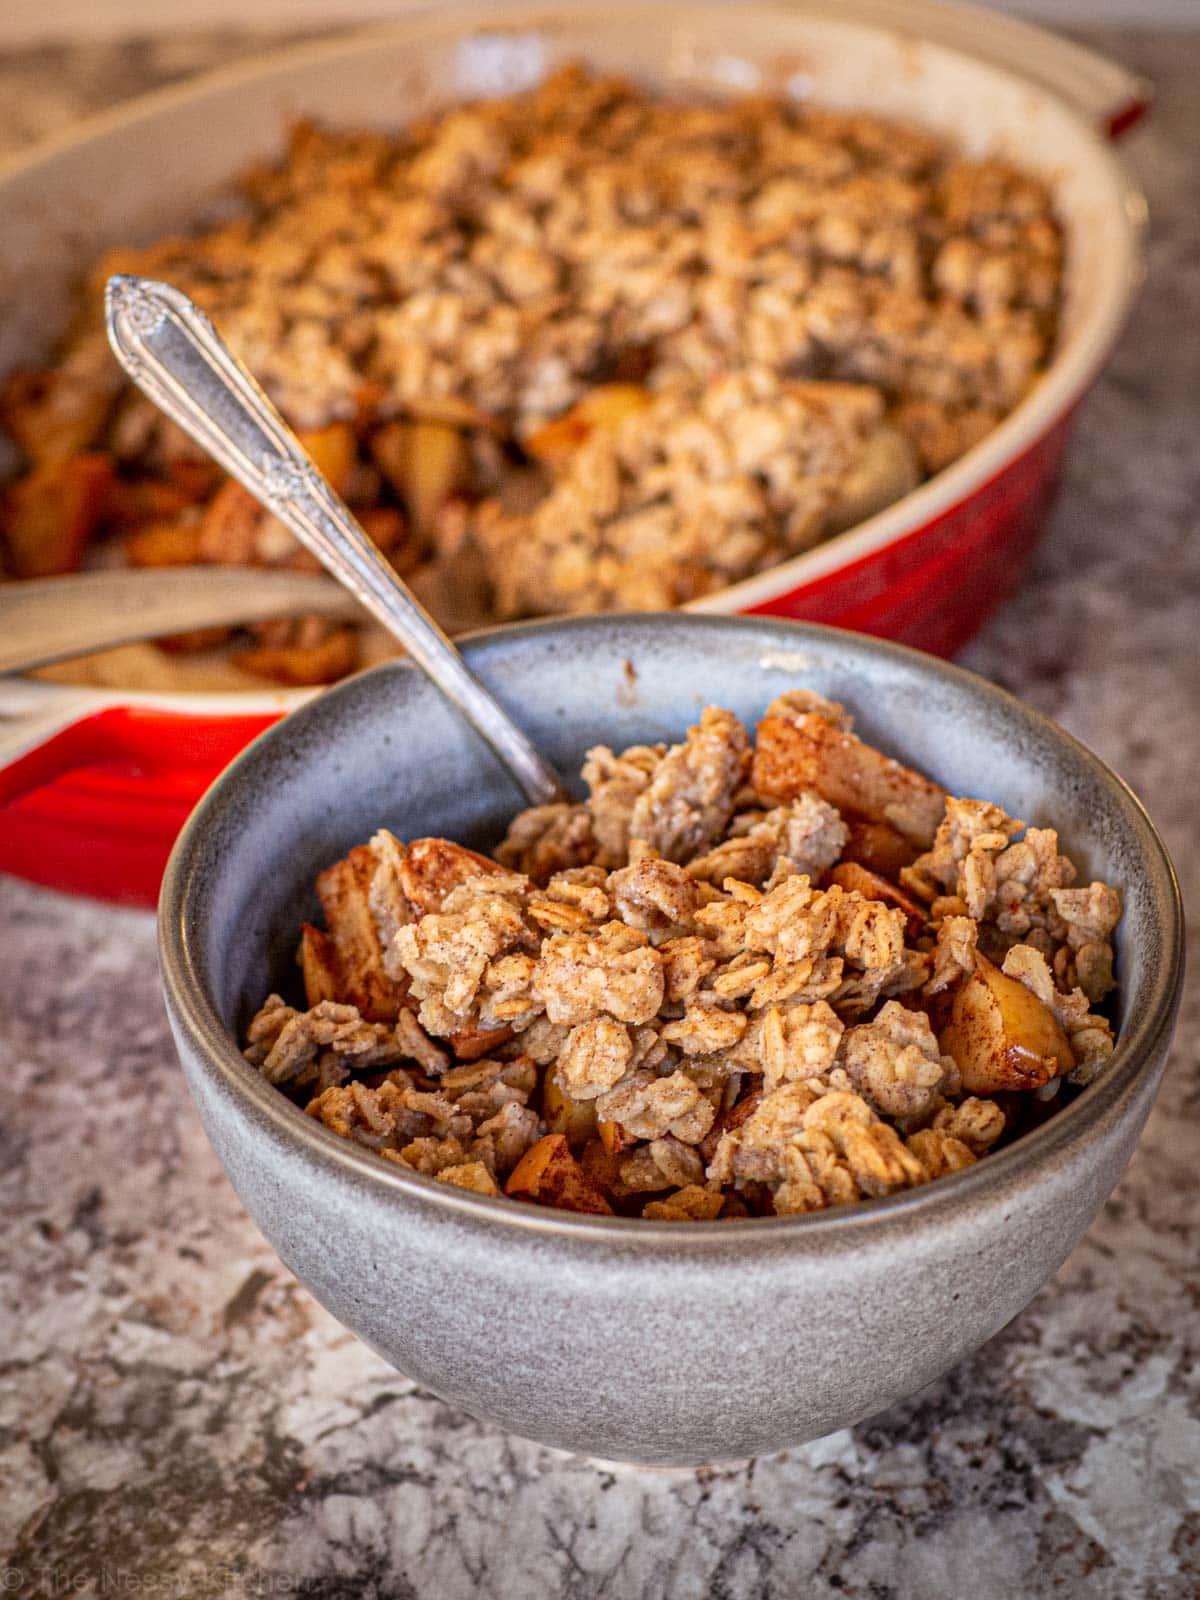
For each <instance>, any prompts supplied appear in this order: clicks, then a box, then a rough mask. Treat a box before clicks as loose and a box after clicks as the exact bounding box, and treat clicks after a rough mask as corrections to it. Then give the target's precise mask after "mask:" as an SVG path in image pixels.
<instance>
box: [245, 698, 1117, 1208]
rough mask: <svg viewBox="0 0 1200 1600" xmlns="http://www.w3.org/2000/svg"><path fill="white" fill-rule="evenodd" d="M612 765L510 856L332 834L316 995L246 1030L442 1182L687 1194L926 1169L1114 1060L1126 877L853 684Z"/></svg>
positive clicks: (669, 1196) (967, 1156)
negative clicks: (971, 793) (1012, 804)
mask: <svg viewBox="0 0 1200 1600" xmlns="http://www.w3.org/2000/svg"><path fill="white" fill-rule="evenodd" d="M583 772H584V781H585V783H586V785H587V788H588V797H587V799H586V800H583V801H580V802H578V803H575V804H570V805H566V804H564V805H560V806H544V807H540V808H535V809H533V810H530V811H525V812H522V813H521V814H520V815H519V816H517V817H516V818H514V819H513V822H512V823H511V825H510V827H509V829H508V833H507V836H506V838H505V840H504V841H503V842H502V843H501V844H500V845H499V846H498V847H497V850H496V857H495V859H492V858H489V857H487V856H484V855H479V854H477V853H476V852H474V851H471V850H468V849H465V848H464V847H463V846H461V845H457V844H454V843H452V842H450V841H448V840H444V839H418V840H414V841H412V842H410V843H408V844H403V843H401V842H400V841H399V840H397V839H396V838H395V837H394V836H393V835H392V834H391V833H390V832H388V831H387V830H386V829H381V830H379V831H378V832H377V833H376V834H375V835H374V837H373V838H372V839H371V840H370V842H369V843H368V844H366V845H363V846H359V847H356V849H354V850H351V851H350V852H349V854H348V855H347V856H346V857H345V858H343V859H342V860H341V861H339V862H336V863H334V864H333V865H332V866H331V867H329V868H327V869H326V870H325V872H324V873H322V874H321V877H320V879H319V880H318V890H319V895H320V899H321V903H322V908H323V911H324V915H325V922H326V927H325V929H324V930H322V929H318V928H315V927H311V926H306V927H305V928H304V930H303V933H302V938H301V945H300V950H299V953H298V960H299V965H300V968H301V976H302V981H303V987H304V992H305V997H306V1002H307V1005H306V1009H301V1008H300V1007H299V1006H297V1005H291V1004H288V1003H287V1002H286V1001H285V1000H284V999H283V998H281V997H280V996H279V995H271V996H270V997H269V998H268V999H267V1001H266V1003H265V1004H264V1006H263V1007H262V1009H261V1010H260V1011H259V1012H258V1014H257V1015H256V1016H255V1017H254V1019H253V1020H252V1021H251V1023H250V1025H249V1027H248V1029H247V1031H246V1035H245V1055H246V1059H247V1060H248V1061H249V1062H250V1063H251V1064H252V1065H254V1066H255V1067H257V1068H258V1069H259V1070H260V1071H261V1072H262V1073H263V1075H264V1076H265V1077H266V1078H267V1079H268V1081H270V1082H271V1083H273V1084H275V1085H276V1086H278V1087H279V1089H280V1090H281V1092H283V1093H286V1094H289V1095H291V1096H292V1097H293V1098H294V1099H296V1100H297V1101H298V1103H300V1104H302V1105H304V1106H305V1108H306V1109H307V1111H308V1114H309V1115H310V1116H313V1117H315V1118H317V1119H319V1120H320V1121H321V1122H322V1123H324V1125H325V1126H326V1127H327V1128H329V1129H331V1130H332V1131H333V1132H334V1133H337V1134H339V1135H340V1136H342V1137H343V1138H347V1139H351V1140H354V1141H355V1142H356V1143H358V1144H361V1145H363V1146H364V1147H366V1148H367V1149H370V1150H372V1151H374V1152H375V1153H376V1154H378V1155H379V1156H381V1157H383V1158H385V1159H387V1160H389V1161H393V1162H398V1163H400V1164H401V1165H404V1166H407V1167H410V1168H412V1169H413V1170H415V1171H418V1172H422V1173H425V1174H426V1175H428V1176H432V1177H436V1178H437V1179H439V1181H441V1182H444V1183H449V1184H454V1185H458V1186H460V1187H463V1188H467V1189H471V1190H473V1191H475V1192H477V1193H480V1194H487V1195H498V1194H504V1195H507V1196H508V1197H510V1198H512V1199H516V1200H520V1201H523V1202H527V1203H532V1204H537V1205H550V1206H558V1207H562V1208H565V1209H568V1210H576V1211H583V1212H589V1213H592V1214H595V1215H607V1214H612V1213H616V1214H621V1215H640V1216H645V1217H649V1218H657V1219H660V1220H668V1221H671V1220H678V1221H710V1220H713V1219H720V1218H730V1217H745V1216H766V1215H788V1214H793V1213H799V1212H807V1211H817V1210H823V1209H826V1208H828V1207H830V1206H839V1205H847V1204H851V1203H853V1202H855V1201H858V1200H863V1199H869V1198H872V1197H876V1196H880V1195H887V1194H893V1193H896V1192H898V1191H900V1190H903V1189H909V1188H912V1187H915V1186H917V1185H919V1184H923V1183H926V1182H930V1181H932V1180H934V1179H936V1178H939V1177H942V1176H943V1175H945V1174H947V1173H951V1172H955V1171H958V1170H959V1169H961V1168H963V1167H967V1166H970V1165H972V1164H973V1163H974V1162H976V1161H978V1160H980V1159H982V1158H983V1157H985V1156H986V1155H987V1153H988V1152H989V1151H990V1150H992V1149H993V1148H995V1147H996V1146H997V1145H998V1144H1000V1143H1003V1142H1006V1141H1009V1140H1011V1139H1012V1138H1014V1137H1017V1136H1018V1135H1019V1134H1020V1133H1021V1131H1022V1130H1023V1129H1024V1128H1026V1127H1028V1126H1030V1125H1033V1123H1034V1122H1036V1121H1037V1120H1039V1119H1040V1117H1041V1116H1043V1115H1044V1114H1045V1112H1046V1104H1047V1102H1058V1101H1061V1100H1064V1099H1066V1098H1068V1097H1069V1096H1070V1095H1071V1094H1072V1093H1074V1092H1075V1091H1076V1090H1077V1089H1078V1088H1080V1087H1082V1086H1084V1085H1086V1084H1087V1083H1089V1082H1091V1080H1092V1079H1093V1078H1094V1077H1095V1076H1096V1074H1097V1073H1099V1072H1100V1071H1102V1070H1103V1067H1104V1064H1105V1062H1106V1060H1107V1059H1108V1057H1109V1055H1110V1054H1111V1053H1112V1049H1113V1030H1112V1026H1111V1023H1110V1022H1109V1020H1108V1018H1107V1017H1106V1016H1105V1015H1104V1014H1103V1012H1102V1011H1099V1010H1095V1009H1093V1007H1096V1006H1099V1005H1100V1004H1102V1002H1103V1001H1104V999H1105V996H1106V995H1107V994H1108V993H1109V992H1110V991H1111V989H1112V987H1113V983H1114V979H1113V944H1112V938H1113V934H1114V931H1115V929H1116V925H1117V922H1118V920H1119V917H1120V912H1121V902H1120V896H1119V894H1118V893H1117V891H1116V890H1115V889H1113V888H1111V887H1109V886H1108V885H1107V884H1104V883H1091V884H1088V885H1080V886H1076V885H1075V878H1076V871H1075V868H1074V866H1073V864H1072V863H1071V861H1070V860H1069V859H1068V858H1067V857H1066V856H1065V855H1063V854H1061V853H1060V852H1059V849H1058V836H1057V834H1056V832H1055V830H1054V829H1053V828H1048V827H1047V828H1035V827H1026V825H1025V824H1024V823H1023V822H1021V821H1019V820H1018V819H1016V818H1014V817H1010V816H1008V815H1007V814H1006V813H1005V812H1004V811H1003V810H1002V809H1001V808H1000V807H999V806H997V805H994V804H993V803H991V802H988V801H984V800H977V799H970V798H961V797H955V796H953V795H948V794H946V793H945V792H944V791H943V790H941V789H940V788H938V786H937V785H936V784H933V783H932V782H931V781H930V780H929V779H928V778H926V777H925V776H924V775H923V774H920V773H918V772H914V771H913V770H911V769H909V768H907V767H905V766H903V765H902V764H901V763H899V762H897V761H894V760H892V759H891V758H889V757H887V756H886V755H884V754H883V753H882V752H880V751H879V750H877V749H875V748H874V747H873V746H871V745H870V744H867V743H865V742H864V741H862V740H860V739H859V738H858V737H857V736H856V735H855V733H854V731H853V727H852V723H851V719H850V718H849V716H848V715H847V713H846V712H845V711H844V709H843V708H842V707H841V706H837V705H834V704H832V703H831V702H828V701H824V700H821V699H820V698H819V697H817V696H815V695H813V694H811V693H809V692H807V691H797V692H793V693H792V694H789V695H786V696H783V697H781V698H780V699H779V700H777V701H775V702H773V704H772V705H771V706H769V707H768V708H767V712H766V715H765V716H764V718H763V719H762V721H761V722H760V723H759V725H758V728H757V733H756V736H755V737H754V739H753V740H752V739H751V736H750V734H749V732H748V730H747V729H746V728H745V727H744V726H743V725H742V723H741V722H740V721H739V720H738V718H737V717H735V716H733V715H732V714H731V713H730V712H728V711H723V710H720V709H718V708H715V707H709V708H708V709H707V710H705V711H704V713H703V714H702V716H701V718H700V720H699V722H698V723H697V724H696V725H695V726H694V727H692V728H690V729H688V731H687V734H686V737H685V738H684V739H683V740H682V741H681V742H680V743H678V744H676V745H673V746H670V747H668V746H666V745H643V746H637V747H634V748H633V749H630V750H627V751H624V752H622V753H620V754H614V752H613V751H611V750H609V749H607V748H604V747H598V748H596V749H594V750H592V751H590V752H589V753H588V756H587V760H586V762H585V764H584V769H583ZM739 873H740V874H741V875H739Z"/></svg>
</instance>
